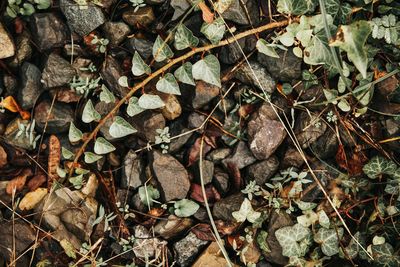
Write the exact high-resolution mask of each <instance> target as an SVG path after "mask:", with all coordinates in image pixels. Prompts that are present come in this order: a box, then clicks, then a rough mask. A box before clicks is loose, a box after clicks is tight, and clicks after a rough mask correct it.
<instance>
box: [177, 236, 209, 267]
mask: <svg viewBox="0 0 400 267" xmlns="http://www.w3.org/2000/svg"><path fill="white" fill-rule="evenodd" d="M207 243H208V241H204V240H201V239H198V238H197V236H196V235H195V234H194V233H192V232H190V233H189V234H188V235H187V236H186V237H185V238H183V239H181V240H179V241H178V242H176V243H175V244H174V245H173V248H174V252H175V261H176V262H177V263H178V265H179V266H181V267H188V266H191V264H192V262H193V260H194V259H195V258H196V257H197V255H198V254H199V253H200V251H201V250H202V249H203V248H204V247H205V246H206V245H207Z"/></svg>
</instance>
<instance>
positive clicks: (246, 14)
mask: <svg viewBox="0 0 400 267" xmlns="http://www.w3.org/2000/svg"><path fill="white" fill-rule="evenodd" d="M222 17H223V18H224V19H227V20H231V21H233V22H235V23H237V24H240V25H253V26H254V25H255V24H257V23H258V22H259V21H260V14H259V8H258V3H257V1H256V0H234V1H233V3H232V4H231V5H230V6H229V8H228V9H227V10H226V11H225V12H223V13H222ZM249 19H250V20H249Z"/></svg>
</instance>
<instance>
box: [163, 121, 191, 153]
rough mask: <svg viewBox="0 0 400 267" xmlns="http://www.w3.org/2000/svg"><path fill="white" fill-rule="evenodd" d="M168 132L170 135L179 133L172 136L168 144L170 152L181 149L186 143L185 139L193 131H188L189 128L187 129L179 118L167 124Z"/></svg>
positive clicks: (186, 139)
mask: <svg viewBox="0 0 400 267" xmlns="http://www.w3.org/2000/svg"><path fill="white" fill-rule="evenodd" d="M169 132H170V134H171V136H178V135H181V136H180V137H178V138H174V139H172V140H171V143H170V144H169V151H170V152H177V151H178V150H179V149H181V148H182V147H183V146H184V145H185V144H186V143H187V141H188V140H189V139H190V137H191V136H192V135H193V132H190V130H189V129H187V128H185V127H184V126H183V123H182V121H181V120H175V121H173V122H172V123H171V124H170V125H169Z"/></svg>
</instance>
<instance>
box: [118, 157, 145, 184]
mask: <svg viewBox="0 0 400 267" xmlns="http://www.w3.org/2000/svg"><path fill="white" fill-rule="evenodd" d="M143 170H144V162H143V160H142V159H141V158H140V157H138V155H137V154H136V153H135V152H134V151H133V150H129V152H128V153H127V154H126V156H125V158H124V166H123V169H122V179H121V187H122V188H128V187H133V188H135V189H136V188H138V187H140V186H141V185H142V184H143V181H142V177H143Z"/></svg>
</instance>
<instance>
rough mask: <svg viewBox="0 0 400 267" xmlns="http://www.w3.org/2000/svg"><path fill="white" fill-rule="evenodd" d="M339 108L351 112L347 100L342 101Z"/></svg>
mask: <svg viewBox="0 0 400 267" xmlns="http://www.w3.org/2000/svg"><path fill="white" fill-rule="evenodd" d="M338 108H340V109H341V110H342V111H343V112H349V111H350V109H351V107H350V104H349V102H347V100H346V99H345V98H342V99H340V101H339V103H338Z"/></svg>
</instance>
